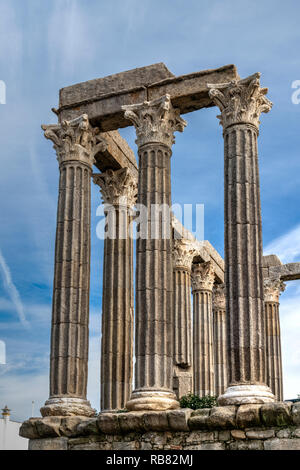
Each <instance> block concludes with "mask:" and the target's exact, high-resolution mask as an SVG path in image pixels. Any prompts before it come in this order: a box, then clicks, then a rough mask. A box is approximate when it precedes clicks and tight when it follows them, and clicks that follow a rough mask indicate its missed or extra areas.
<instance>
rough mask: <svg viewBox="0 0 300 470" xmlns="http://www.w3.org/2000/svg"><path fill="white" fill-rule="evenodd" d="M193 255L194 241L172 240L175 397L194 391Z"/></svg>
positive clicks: (194, 251) (194, 252)
mask: <svg viewBox="0 0 300 470" xmlns="http://www.w3.org/2000/svg"><path fill="white" fill-rule="evenodd" d="M195 254H196V249H195V247H194V244H193V242H192V241H190V240H186V239H184V238H183V239H174V241H173V267H174V272H173V283H174V287H173V311H174V334H173V343H174V351H173V358H174V376H173V389H174V391H175V393H176V396H177V398H181V397H182V396H183V395H187V394H188V393H191V392H192V391H193V371H192V305H191V266H192V260H193V257H194V256H195Z"/></svg>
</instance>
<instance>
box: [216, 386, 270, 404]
mask: <svg viewBox="0 0 300 470" xmlns="http://www.w3.org/2000/svg"><path fill="white" fill-rule="evenodd" d="M274 401H275V397H274V395H273V393H272V391H271V389H270V388H269V387H268V386H267V385H251V384H248V385H246V384H244V385H232V386H229V387H228V388H227V390H226V391H225V393H224V395H221V396H220V397H219V398H218V404H219V405H221V406H224V405H243V404H246V403H271V402H274Z"/></svg>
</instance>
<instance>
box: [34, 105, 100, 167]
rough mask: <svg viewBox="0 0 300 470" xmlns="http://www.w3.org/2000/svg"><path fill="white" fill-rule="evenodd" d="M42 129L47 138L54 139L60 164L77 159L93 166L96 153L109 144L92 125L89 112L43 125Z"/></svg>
mask: <svg viewBox="0 0 300 470" xmlns="http://www.w3.org/2000/svg"><path fill="white" fill-rule="evenodd" d="M42 129H43V131H44V135H45V137H46V139H50V140H52V142H53V144H54V145H53V147H54V149H55V151H56V154H57V160H58V162H59V163H60V164H61V163H64V162H66V161H74V160H76V161H81V162H83V163H86V164H88V165H89V166H90V167H92V165H93V163H94V157H95V155H96V153H98V152H99V151H104V150H105V149H106V146H107V143H106V141H105V140H104V139H103V138H101V137H100V135H99V132H100V131H99V129H98V128H97V127H92V126H91V125H90V123H89V119H88V115H87V114H82V115H81V116H79V117H78V118H75V119H72V120H71V121H62V123H61V124H49V125H42Z"/></svg>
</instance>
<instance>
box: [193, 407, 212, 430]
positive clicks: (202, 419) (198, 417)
mask: <svg viewBox="0 0 300 470" xmlns="http://www.w3.org/2000/svg"><path fill="white" fill-rule="evenodd" d="M209 415H210V410H209V409H203V410H197V414H196V411H194V412H193V413H192V415H191V417H190V419H189V420H188V426H189V428H190V429H207V420H208V418H209Z"/></svg>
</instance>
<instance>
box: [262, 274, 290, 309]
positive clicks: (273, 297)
mask: <svg viewBox="0 0 300 470" xmlns="http://www.w3.org/2000/svg"><path fill="white" fill-rule="evenodd" d="M285 287H286V286H285V283H284V282H283V281H282V280H281V279H278V278H275V279H272V278H265V279H264V299H265V302H277V303H278V302H279V297H280V294H281V292H284V290H285Z"/></svg>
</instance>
